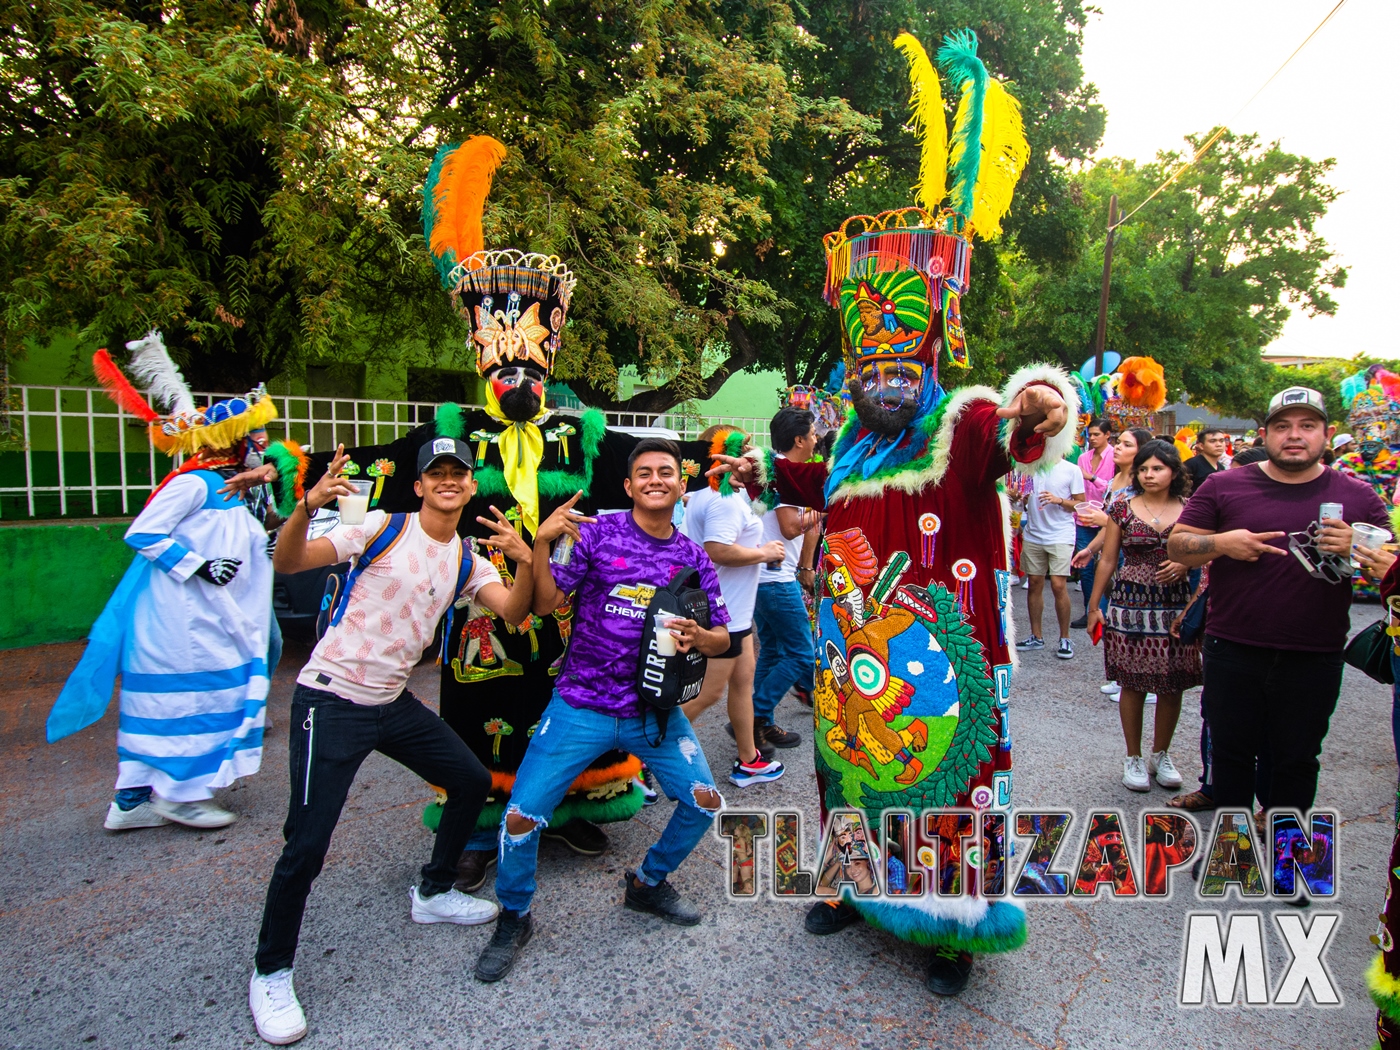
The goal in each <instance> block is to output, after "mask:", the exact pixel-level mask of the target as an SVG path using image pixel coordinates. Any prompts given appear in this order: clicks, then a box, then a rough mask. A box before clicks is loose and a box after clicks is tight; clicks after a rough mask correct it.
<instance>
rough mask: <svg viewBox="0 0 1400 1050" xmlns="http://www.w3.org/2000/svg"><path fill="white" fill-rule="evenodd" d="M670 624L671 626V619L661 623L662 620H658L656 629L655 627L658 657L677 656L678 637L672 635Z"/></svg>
mask: <svg viewBox="0 0 1400 1050" xmlns="http://www.w3.org/2000/svg"><path fill="white" fill-rule="evenodd" d="M670 624H671V621H670V620H669V619H667V620H665V621H661V620H657V621H656V625H655V627H654V630H655V631H656V655H657V656H675V655H676V636H675V635H674V634H672V633H671V627H670Z"/></svg>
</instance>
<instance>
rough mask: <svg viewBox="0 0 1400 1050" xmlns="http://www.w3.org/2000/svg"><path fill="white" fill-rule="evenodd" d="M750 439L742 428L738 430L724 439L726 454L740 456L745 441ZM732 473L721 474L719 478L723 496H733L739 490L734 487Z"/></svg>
mask: <svg viewBox="0 0 1400 1050" xmlns="http://www.w3.org/2000/svg"><path fill="white" fill-rule="evenodd" d="M748 440H749V437H748V435H747V434H745V433H744V432H743V431H742V430H736V431H734V432H733V433H732V434H729V435H728V436H727V437H725V439H724V454H725V455H726V456H734V457H736V458H737V457H739V456H742V455H743V454H744V443H745V442H746V441H748ZM733 477H734V476H733V475H732V474H721V475H720V479H719V493H720V495H721V496H732V495H734V493H735V492H736V491H737V490H736V489H735V488H734V480H733Z"/></svg>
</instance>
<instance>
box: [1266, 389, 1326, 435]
mask: <svg viewBox="0 0 1400 1050" xmlns="http://www.w3.org/2000/svg"><path fill="white" fill-rule="evenodd" d="M1290 408H1308V409H1311V410H1312V411H1314V412H1316V413H1317V414H1318V415H1319V416H1321V417H1322V421H1323V422H1324V423H1326V422H1327V407H1326V405H1324V404H1323V403H1322V395H1321V394H1319V393H1318V392H1317V391H1316V390H1314V389H1313V388H1312V387H1309V386H1291V387H1289V388H1288V389H1287V390H1280V391H1279V392H1278V393H1277V394H1275V395H1274V396H1273V397H1272V398H1270V399H1269V414H1268V415H1266V416H1265V417H1264V425H1265V426H1268V425H1269V421H1270V420H1271V419H1273V418H1274V416H1276V415H1278V414H1279V413H1280V412H1284V411H1286V410H1288V409H1290Z"/></svg>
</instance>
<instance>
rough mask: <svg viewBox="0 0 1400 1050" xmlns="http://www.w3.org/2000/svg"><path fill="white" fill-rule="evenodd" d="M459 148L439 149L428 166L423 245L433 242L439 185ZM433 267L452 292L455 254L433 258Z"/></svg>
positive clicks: (455, 144) (449, 144)
mask: <svg viewBox="0 0 1400 1050" xmlns="http://www.w3.org/2000/svg"><path fill="white" fill-rule="evenodd" d="M456 148H457V143H455V142H449V143H448V144H446V145H445V146H440V147H438V151H437V156H435V157H434V158H433V162H432V164H430V165H428V177H427V178H426V179H424V180H423V243H424V244H432V242H433V223H435V222H436V221H437V203H436V200H435V198H436V195H437V184H438V179H439V178H441V177H442V165H443V162H444V161H446V160H447V155H448V154H449V153H451V152H452V151H453V150H454V149H456ZM433 265H434V266H435V267H437V272H438V279H439V280H440V281H442V286H443V287H444V288H446V289H447V290H448V291H449V292H450V291H452V282H451V281H449V280H448V279H447V278H448V275H449V274H450V273H451V272H452V268H453V267H454V266H456V265H457V256H456V255H455V254H454V253H453V252H450V251H448V252H444V253H443V254H442V255H434V256H433Z"/></svg>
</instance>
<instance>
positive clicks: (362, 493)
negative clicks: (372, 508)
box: [337, 478, 374, 525]
mask: <svg viewBox="0 0 1400 1050" xmlns="http://www.w3.org/2000/svg"><path fill="white" fill-rule="evenodd" d="M344 480H346V481H348V482H349V483H350V484H351V485H352V486H353V487H354V489H355V491H354V492H353V493H352V494H350V495H348V496H340V497H338V501H337V504H338V506H339V508H340V523H341V524H342V525H363V524H364V523H365V515H366V514H368V513H369V494H370V492H371V491H373V489H374V482H373V481H361V480H359V479H358V478H345V479H344Z"/></svg>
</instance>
